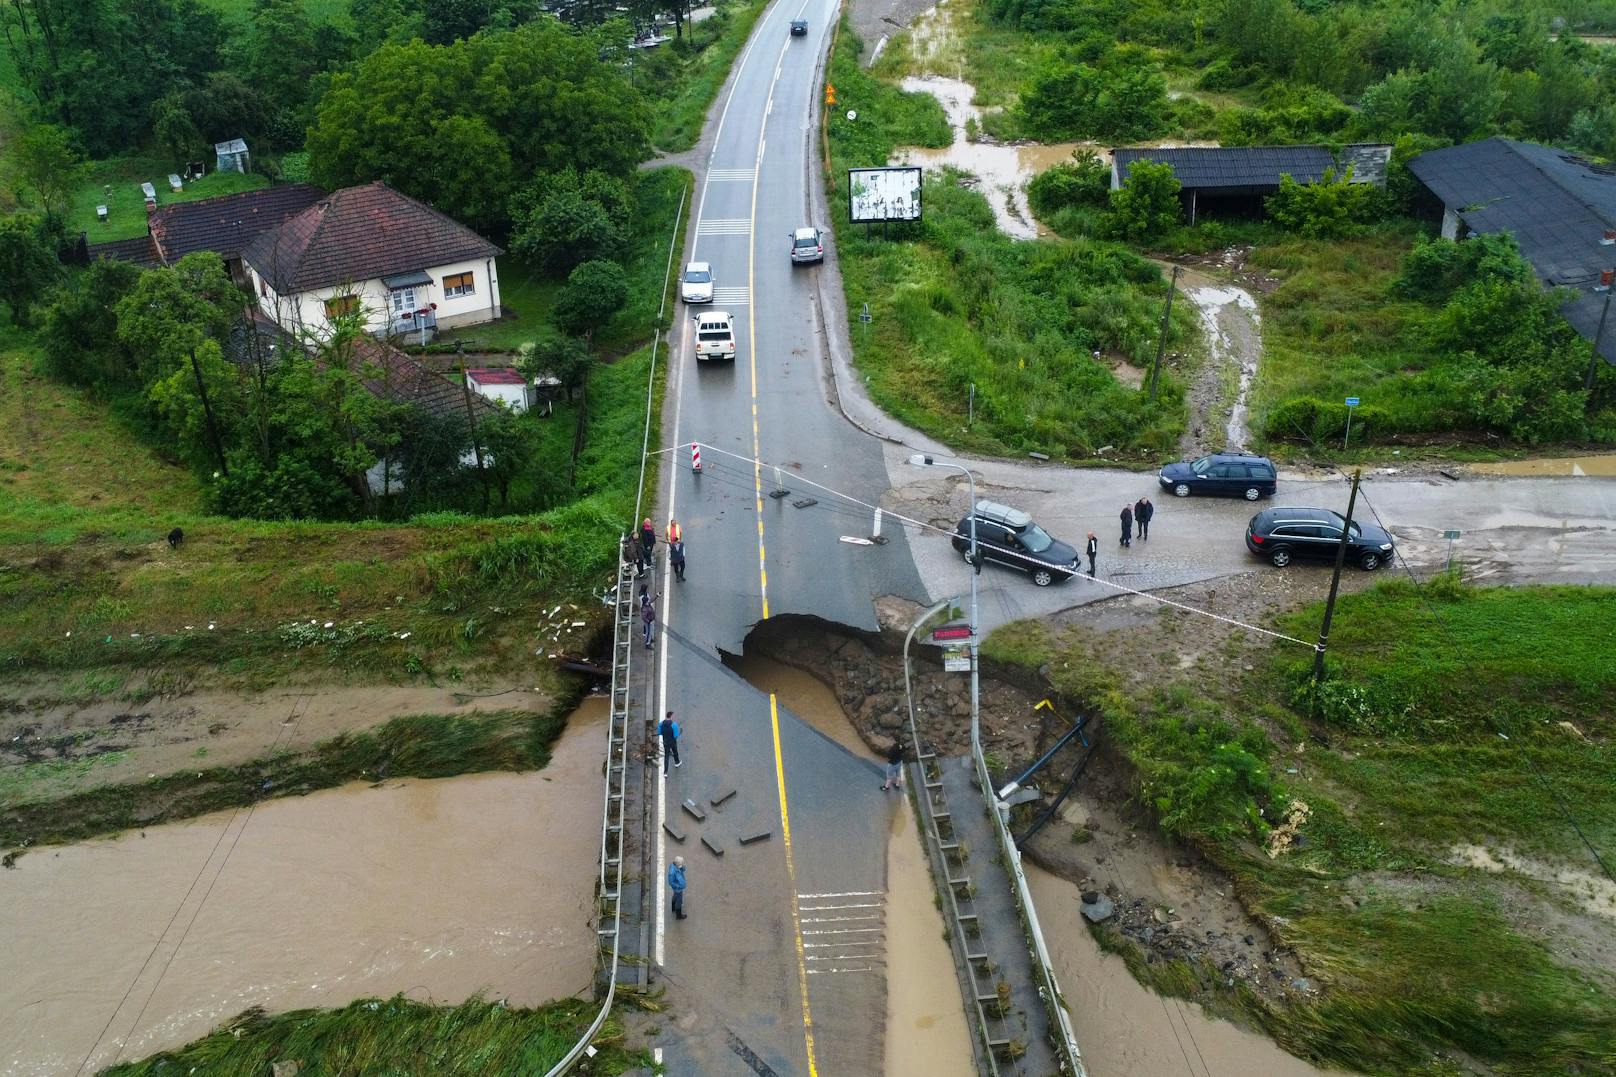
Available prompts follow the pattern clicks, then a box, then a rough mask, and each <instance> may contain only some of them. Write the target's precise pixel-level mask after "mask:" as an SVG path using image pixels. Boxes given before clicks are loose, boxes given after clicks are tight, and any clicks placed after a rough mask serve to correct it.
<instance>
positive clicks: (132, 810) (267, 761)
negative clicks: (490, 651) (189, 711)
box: [0, 691, 576, 847]
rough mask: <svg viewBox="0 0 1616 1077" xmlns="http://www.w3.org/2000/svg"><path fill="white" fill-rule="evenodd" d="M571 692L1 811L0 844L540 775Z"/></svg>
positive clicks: (414, 720)
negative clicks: (396, 784) (540, 706)
mask: <svg viewBox="0 0 1616 1077" xmlns="http://www.w3.org/2000/svg"><path fill="white" fill-rule="evenodd" d="M575 702H576V691H574V692H573V693H571V694H570V695H568V696H567V698H565V699H564V700H563V702H562V703H560V704H558V705H557V706H556V707H554V708H553V709H552V710H551V711H550V713H548V714H532V713H528V712H525V711H486V712H475V713H471V714H457V715H448V714H415V715H407V716H403V717H399V718H393V719H390V720H388V721H386V722H383V723H382V724H381V725H378V726H375V727H373V728H370V729H364V730H360V731H358V732H351V733H343V734H341V735H339V736H336V737H333V738H332V739H330V740H325V741H321V742H319V743H317V744H315V745H314V746H313V747H311V748H309V749H308V750H306V751H298V752H283V753H281V754H278V755H271V756H265V757H264V758H261V759H256V760H253V761H251V762H248V763H243V764H240V765H239V766H233V767H207V768H204V769H202V770H184V771H179V772H177V773H174V774H168V775H165V776H163V777H161V778H154V779H150V780H147V781H139V782H126V783H121V784H117V785H103V786H99V787H95V788H91V789H86V790H83V791H81V792H77V793H73V794H70V795H68V796H65V797H55V798H50V799H44V800H24V801H20V802H16V803H8V804H6V805H5V809H4V811H5V814H4V818H3V820H0V845H4V846H9V847H16V846H19V845H51V844H60V843H62V842H70V841H83V840H84V839H86V838H93V837H99V836H100V835H102V834H113V833H117V832H118V831H121V830H128V829H130V828H132V827H137V826H138V827H146V826H160V825H162V824H163V823H172V822H176V821H178V820H180V819H191V818H195V817H196V816H198V815H206V814H207V813H209V812H214V811H220V810H223V809H226V808H236V807H241V806H243V805H246V804H251V803H253V802H255V801H258V800H262V799H265V798H268V797H283V796H303V795H304V794H306V793H311V792H313V791H315V790H316V789H329V788H331V787H332V786H336V785H341V784H343V783H344V782H351V781H360V780H365V781H381V780H382V779H384V778H452V777H454V776H455V775H458V774H469V773H476V772H481V771H489V770H538V769H541V768H542V767H544V766H546V765H547V764H548V763H549V762H550V746H551V744H553V743H554V742H555V739H556V737H558V736H560V735H561V730H562V729H563V728H565V726H566V724H567V721H566V715H567V712H568V711H569V710H570V709H571V707H572V705H573V704H574V703H575Z"/></svg>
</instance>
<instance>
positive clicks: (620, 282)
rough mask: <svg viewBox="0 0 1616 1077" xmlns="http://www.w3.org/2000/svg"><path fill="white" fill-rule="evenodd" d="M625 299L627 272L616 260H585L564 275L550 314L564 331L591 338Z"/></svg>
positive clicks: (625, 301) (618, 309)
mask: <svg viewBox="0 0 1616 1077" xmlns="http://www.w3.org/2000/svg"><path fill="white" fill-rule="evenodd" d="M627 302H628V275H627V274H625V273H624V272H623V267H622V266H620V265H618V264H617V263H616V262H606V261H595V262H585V263H584V264H583V265H581V266H579V267H578V268H577V269H574V270H573V271H572V272H571V273H570V274H568V275H567V285H566V287H565V288H563V289H561V294H560V295H558V296H556V302H555V309H554V311H553V312H552V314H551V317H552V318H553V319H554V321H555V323H556V325H558V326H560V328H561V331H562V332H564V333H573V334H578V335H582V336H583V337H585V338H586V339H590V340H592V339H594V335H595V332H596V331H597V330H599V329H601V328H602V327H604V326H605V325H606V323H607V322H609V321H611V320H612V316H613V315H615V314H616V313H617V312H618V311H620V310H622V309H623V305H624V304H625V303H627Z"/></svg>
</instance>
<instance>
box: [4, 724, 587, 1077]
mask: <svg viewBox="0 0 1616 1077" xmlns="http://www.w3.org/2000/svg"><path fill="white" fill-rule="evenodd" d="M604 704H605V700H604V699H603V698H595V699H590V700H586V701H585V703H584V704H583V705H582V706H581V707H580V708H579V709H578V711H577V712H575V713H574V714H573V715H572V717H571V719H570V720H569V722H568V725H567V729H566V731H565V732H564V733H563V734H562V735H561V737H560V738H559V739H558V740H557V742H556V744H555V747H554V751H553V757H552V759H551V762H550V765H549V766H548V767H546V768H545V769H544V770H542V771H538V772H532V773H524V774H506V773H500V774H478V775H469V776H465V777H459V778H450V779H443V780H437V781H424V780H407V781H397V782H389V783H387V784H386V785H385V786H382V787H372V786H368V785H364V784H357V783H356V784H351V785H347V786H343V787H340V788H337V789H330V790H325V791H323V792H318V793H313V794H310V795H308V796H305V797H295V798H286V799H278V800H268V801H263V802H260V803H259V804H258V805H257V806H256V808H254V809H252V810H251V811H250V812H249V811H247V810H242V811H239V812H221V813H218V814H216V815H210V816H204V817H202V818H199V819H195V820H192V821H190V822H187V823H180V824H173V825H169V826H164V827H156V828H152V829H149V830H146V831H144V832H132V833H126V834H124V835H122V836H120V837H118V838H116V839H109V840H101V841H92V842H85V843H81V844H77V845H66V846H60V847H50V848H42V849H36V850H32V851H30V853H29V854H28V855H27V856H25V857H23V858H21V859H20V860H18V862H17V865H16V867H15V868H14V869H13V870H10V871H6V872H4V873H0V904H3V909H0V933H3V934H4V936H5V937H6V938H7V940H8V944H9V945H8V950H7V960H6V967H5V968H4V970H3V973H4V974H3V975H0V1014H3V1015H4V1019H3V1020H0V1060H3V1061H0V1075H12V1074H15V1075H21V1074H49V1073H72V1072H74V1071H75V1069H76V1068H78V1067H79V1066H80V1064H81V1061H82V1062H84V1063H86V1065H85V1068H86V1069H87V1070H88V1071H91V1072H93V1071H94V1070H95V1069H99V1068H101V1067H104V1066H107V1065H110V1064H111V1063H112V1062H114V1061H115V1060H118V1059H124V1060H128V1059H134V1058H140V1057H143V1056H145V1055H149V1054H151V1053H152V1052H154V1051H157V1050H160V1049H163V1048H167V1047H173V1046H177V1045H179V1044H182V1043H186V1042H188V1041H190V1040H193V1039H196V1038H197V1037H199V1036H202V1035H204V1034H206V1033H207V1032H208V1030H209V1029H210V1028H212V1027H213V1026H214V1025H215V1024H217V1023H218V1022H219V1021H220V1020H222V1019H225V1018H228V1017H231V1016H234V1015H235V1014H237V1013H239V1012H241V1011H242V1010H245V1009H247V1008H249V1007H253V1006H261V1007H264V1008H265V1009H267V1010H271V1011H282V1010H287V1009H294V1008H298V1007H305V1006H321V1007H324V1006H336V1005H341V1004H344V1003H347V1002H349V1001H352V1000H353V999H355V998H361V997H366V996H371V995H376V996H383V997H385V996H389V995H392V994H395V993H399V992H403V993H405V994H408V995H409V996H411V997H412V998H416V999H420V1000H423V1001H425V1000H431V1001H437V1002H459V1001H463V1000H464V999H466V998H467V997H469V996H470V995H472V994H474V993H477V992H483V993H485V994H487V995H488V996H489V997H491V998H505V999H509V1000H510V1001H511V1003H512V1004H515V1005H522V1006H527V1005H535V1004H538V1003H542V1002H545V1001H548V1000H550V999H553V998H557V997H562V996H566V995H571V994H574V993H577V992H579V991H585V990H588V989H589V987H590V983H591V978H592V974H593V969H594V943H593V939H594V932H593V928H592V925H591V923H590V916H591V912H592V909H591V902H592V894H593V892H594V874H595V866H596V857H597V853H598V852H599V830H598V825H597V824H598V820H599V812H600V756H601V742H602V740H603V738H604V736H605V733H604V728H603V726H604V722H605V706H604ZM558 823H562V824H563V825H558ZM131 985H133V986H131ZM126 990H127V995H125V992H126ZM103 1027H104V1028H105V1032H104V1033H103V1032H102V1030H103Z"/></svg>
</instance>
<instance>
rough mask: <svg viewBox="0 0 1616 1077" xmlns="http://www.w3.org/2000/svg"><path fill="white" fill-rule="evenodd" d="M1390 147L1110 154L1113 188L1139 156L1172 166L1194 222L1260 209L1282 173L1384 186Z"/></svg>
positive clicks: (1160, 149)
mask: <svg viewBox="0 0 1616 1077" xmlns="http://www.w3.org/2000/svg"><path fill="white" fill-rule="evenodd" d="M1391 154H1392V148H1391V146H1390V145H1387V144H1385V143H1362V144H1357V145H1349V146H1342V147H1340V148H1339V149H1333V148H1331V147H1328V146H1141V147H1137V148H1134V149H1118V150H1115V151H1113V153H1112V155H1111V187H1112V189H1113V190H1115V189H1116V188H1118V187H1121V186H1122V185H1123V184H1124V183H1126V182H1127V180H1128V166H1129V165H1131V164H1132V163H1133V162H1135V161H1141V160H1143V161H1155V162H1157V163H1159V164H1165V165H1169V166H1171V168H1172V170H1173V175H1175V176H1177V177H1178V182H1179V198H1180V199H1181V200H1182V201H1183V203H1184V212H1185V213H1186V215H1188V217H1189V222H1190V223H1191V224H1194V223H1195V221H1196V218H1197V217H1199V216H1200V215H1201V214H1202V213H1204V212H1207V211H1209V210H1211V211H1222V212H1225V213H1231V214H1235V215H1240V216H1256V215H1259V214H1261V213H1262V200H1263V198H1265V197H1267V196H1268V195H1271V194H1273V193H1274V192H1275V191H1277V190H1279V181H1280V177H1281V176H1289V177H1291V179H1293V180H1295V181H1296V182H1297V183H1317V182H1318V181H1319V180H1320V179H1322V178H1323V177H1324V174H1325V173H1326V172H1334V173H1335V174H1336V175H1337V176H1343V175H1348V174H1349V171H1350V176H1351V182H1353V183H1365V184H1373V185H1374V186H1376V187H1384V186H1386V165H1387V162H1388V161H1389V160H1390V159H1391Z"/></svg>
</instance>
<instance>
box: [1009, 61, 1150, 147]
mask: <svg viewBox="0 0 1616 1077" xmlns="http://www.w3.org/2000/svg"><path fill="white" fill-rule="evenodd" d="M1018 108H1019V110H1020V113H1021V119H1022V123H1023V125H1024V126H1025V128H1026V129H1027V130H1028V131H1029V132H1032V133H1033V134H1035V135H1036V136H1037V137H1039V138H1043V139H1046V140H1049V139H1057V138H1089V139H1103V140H1107V141H1121V142H1133V141H1138V140H1139V139H1145V138H1153V137H1155V136H1156V135H1159V134H1161V133H1162V132H1163V131H1165V130H1166V129H1167V117H1168V111H1169V110H1168V101H1167V80H1166V79H1164V78H1163V77H1162V74H1161V71H1160V69H1159V68H1157V67H1155V66H1154V65H1152V64H1149V63H1147V62H1146V61H1145V60H1143V59H1142V58H1140V57H1138V56H1136V55H1135V54H1133V53H1131V52H1125V51H1124V50H1121V49H1118V50H1115V51H1114V52H1113V53H1112V54H1111V55H1110V56H1109V57H1107V58H1106V59H1105V60H1104V61H1102V62H1101V64H1100V65H1099V66H1091V65H1089V64H1087V63H1082V62H1076V63H1074V62H1073V60H1072V58H1071V57H1070V56H1065V57H1059V58H1057V59H1055V60H1054V61H1053V62H1051V63H1050V64H1048V65H1046V66H1045V67H1044V69H1043V70H1042V71H1040V72H1038V73H1037V74H1036V75H1034V76H1033V79H1032V82H1031V84H1029V85H1028V87H1027V89H1026V91H1025V92H1024V93H1023V94H1022V96H1021V103H1020V104H1019V106H1018Z"/></svg>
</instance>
